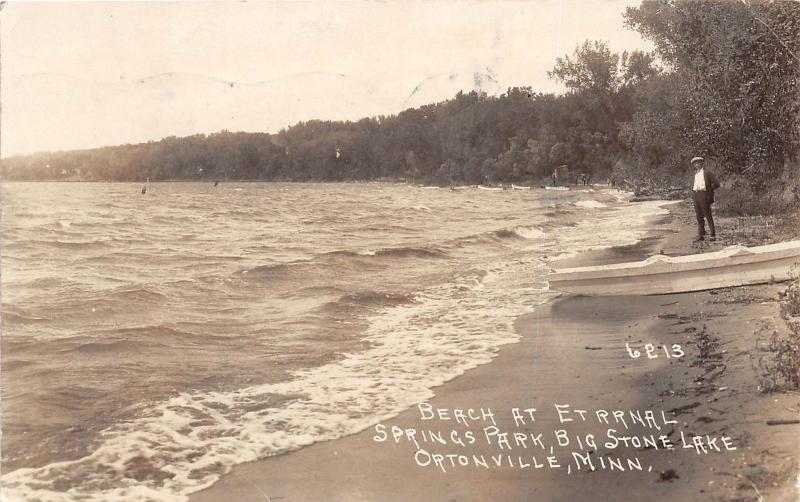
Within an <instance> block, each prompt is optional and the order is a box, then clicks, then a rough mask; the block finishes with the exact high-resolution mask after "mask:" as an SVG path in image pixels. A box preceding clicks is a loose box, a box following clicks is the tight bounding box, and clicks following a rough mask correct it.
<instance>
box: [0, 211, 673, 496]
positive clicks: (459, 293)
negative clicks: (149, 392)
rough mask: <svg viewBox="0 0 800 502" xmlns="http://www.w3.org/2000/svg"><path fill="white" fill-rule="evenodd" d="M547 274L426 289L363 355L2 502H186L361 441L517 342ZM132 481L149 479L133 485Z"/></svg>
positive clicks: (576, 241) (623, 215) (203, 406)
mask: <svg viewBox="0 0 800 502" xmlns="http://www.w3.org/2000/svg"><path fill="white" fill-rule="evenodd" d="M660 211H662V209H661V208H660V206H658V205H657V204H652V203H651V204H648V203H644V204H641V205H636V206H631V207H628V206H625V207H622V208H620V209H617V210H615V211H608V212H602V213H594V212H590V213H587V215H588V216H587V218H586V219H585V220H584V221H582V222H581V223H579V224H578V225H577V226H574V227H562V228H558V229H555V230H554V231H552V232H548V239H547V241H545V243H544V244H543V248H542V249H543V250H545V249H553V250H558V249H565V248H566V249H571V250H573V251H575V252H578V251H582V250H585V249H591V248H596V247H607V246H613V245H620V244H628V243H631V241H633V242H635V241H636V240H638V239H639V238H641V236H642V235H643V233H644V232H645V231H646V229H645V228H644V224H645V223H646V221H647V218H649V217H650V216H652V215H654V214H658V213H659V212H660ZM621 223H623V224H621ZM534 230H537V229H530V231H531V232H533V231H534ZM517 232H518V233H519V231H518V230H517ZM546 275H547V267H546V265H545V264H544V261H543V260H542V259H541V258H539V257H538V256H537V255H536V254H534V253H530V252H520V253H519V254H517V255H515V256H514V257H513V259H504V261H502V262H498V263H493V264H487V266H486V267H485V269H484V271H483V273H472V274H467V275H464V276H462V277H461V278H459V279H458V280H456V281H454V282H452V283H449V284H446V285H441V286H436V287H432V288H429V289H427V290H425V291H423V292H421V293H420V294H419V295H418V296H417V297H416V299H415V302H414V303H411V304H404V305H399V306H395V307H391V308H387V309H386V310H384V311H383V312H382V313H380V314H379V315H376V316H375V317H373V318H372V319H370V327H369V328H368V332H367V334H366V335H367V336H366V341H367V342H368V343H369V347H370V348H368V349H366V350H364V351H362V352H358V353H354V354H348V355H345V356H344V357H343V358H342V359H341V360H339V361H336V362H333V363H330V364H327V365H324V366H321V367H317V368H312V369H307V370H302V371H297V372H296V373H294V374H293V375H292V378H291V380H289V381H286V382H280V383H270V384H263V385H256V386H252V387H247V388H243V389H239V390H236V391H233V392H205V393H182V394H179V395H177V396H175V397H173V398H171V399H169V400H168V401H166V402H162V403H158V404H155V405H152V406H150V407H148V408H146V409H144V410H143V412H142V414H141V415H140V416H138V417H137V418H136V419H133V420H131V421H129V422H126V423H121V424H117V425H115V426H113V427H111V428H109V429H108V430H106V431H105V432H104V433H103V434H102V442H101V443H100V445H99V446H98V447H97V448H96V449H95V450H94V452H93V453H92V454H90V455H89V456H86V457H84V458H81V459H78V460H73V461H66V462H58V463H53V464H49V465H47V466H44V467H41V468H35V469H30V468H25V469H18V470H16V471H13V472H10V473H8V474H5V475H4V476H3V477H2V484H3V498H4V500H8V501H15V500H31V499H38V500H42V501H45V502H50V501H52V502H62V501H68V500H76V499H79V500H87V501H105V500H117V499H118V500H132V501H144V500H163V501H178V500H185V499H186V497H187V495H188V494H189V493H192V492H195V491H198V490H200V489H202V488H205V487H207V486H210V485H211V484H212V483H213V482H214V481H216V480H217V479H218V478H219V476H221V475H222V474H224V473H225V472H227V471H228V470H230V468H231V467H232V466H233V465H235V464H239V463H243V462H248V461H252V460H256V459H259V458H264V457H266V456H270V455H274V454H277V453H281V452H285V451H290V450H294V449H297V448H300V447H302V446H306V445H309V444H312V443H314V442H316V441H321V440H326V439H334V438H337V437H341V436H343V435H346V434H352V433H355V432H358V431H360V430H363V429H365V428H367V427H369V426H371V425H373V424H374V423H376V422H378V421H381V420H386V419H388V418H390V417H392V416H395V415H396V414H398V413H400V412H402V411H403V410H405V409H407V408H409V407H411V406H413V405H415V404H416V403H418V402H421V401H425V400H428V399H430V398H431V397H433V390H432V389H433V388H434V387H436V386H439V385H441V384H443V383H445V382H447V381H449V380H451V379H453V378H455V377H457V376H459V375H461V374H463V373H464V372H466V371H467V370H469V369H471V368H474V367H476V366H478V365H481V364H485V363H488V362H489V361H490V360H491V359H492V358H493V357H494V356H495V355H496V354H497V352H498V350H499V347H501V346H502V345H505V344H509V343H513V342H515V341H517V340H518V338H519V337H518V335H517V334H516V333H515V332H514V330H513V321H514V319H515V318H516V317H517V316H519V315H521V314H523V313H526V312H529V311H530V310H531V309H532V308H533V307H534V306H535V305H536V304H540V303H543V302H545V301H547V300H548V299H549V298H552V296H553V295H554V294H553V293H548V292H547V282H546ZM270 403H274V404H272V405H270ZM131 472H138V473H142V472H146V473H149V477H146V478H145V479H142V477H141V475H138V476H137V478H139V479H133V478H132V477H129V476H130V474H131ZM64 486H69V487H70V488H69V490H68V491H63V487H64Z"/></svg>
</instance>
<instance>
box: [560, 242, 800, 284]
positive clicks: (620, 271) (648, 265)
mask: <svg viewBox="0 0 800 502" xmlns="http://www.w3.org/2000/svg"><path fill="white" fill-rule="evenodd" d="M798 275H800V241H788V242H781V243H778V244H768V245H766V246H757V247H751V248H748V247H744V246H730V247H727V248H725V249H723V250H721V251H716V252H713V253H700V254H694V255H686V256H675V257H672V256H664V255H655V256H651V257H650V258H648V259H646V260H644V261H637V262H628V263H617V264H614V265H601V266H594V267H578V268H563V269H558V270H555V271H554V273H552V274H550V275H549V276H548V278H547V280H548V281H549V282H550V288H551V289H555V290H558V291H564V292H568V293H576V294H582V295H595V296H611V295H658V294H668V293H680V292H684V291H702V290H705V289H714V288H725V287H731V286H744V285H747V284H762V283H765V282H772V281H785V280H789V279H792V278H795V277H798Z"/></svg>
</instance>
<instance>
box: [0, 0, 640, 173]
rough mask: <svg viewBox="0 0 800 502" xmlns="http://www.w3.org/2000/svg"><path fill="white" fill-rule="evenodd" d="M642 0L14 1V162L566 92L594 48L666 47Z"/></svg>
mask: <svg viewBox="0 0 800 502" xmlns="http://www.w3.org/2000/svg"><path fill="white" fill-rule="evenodd" d="M638 3H639V2H638V1H636V0H528V1H515V2H511V1H508V2H498V1H480V2H468V1H455V0H439V1H430V2H413V1H411V2H409V1H403V2H400V1H397V2H392V1H380V2H379V1H352V2H331V1H325V2H321V1H308V2H203V3H200V2H150V3H143V2H140V3H128V2H58V3H21V2H20V3H17V2H13V1H12V2H10V3H7V4H5V5H4V6H3V9H2V11H1V12H0V106H2V110H0V156H2V157H9V156H12V155H18V154H25V153H32V152H35V151H46V150H70V149H79V148H91V147H97V146H105V145H114V144H123V143H138V142H142V141H149V140H159V139H161V138H163V137H165V136H186V135H190V134H197V133H212V132H217V131H220V130H223V129H227V130H230V131H254V132H255V131H259V132H277V131H279V130H280V129H281V128H283V127H286V126H289V125H292V124H294V123H297V122H298V121H303V120H310V119H315V118H316V119H326V120H353V119H358V118H361V117H368V116H376V115H389V114H395V113H398V112H400V111H402V110H404V109H406V108H409V107H416V106H420V105H423V104H427V103H433V102H438V101H442V100H445V99H448V98H451V97H453V96H454V95H455V94H456V93H457V92H458V91H459V90H463V91H465V92H466V91H471V90H483V91H485V92H487V93H489V94H500V93H502V92H504V91H505V90H506V89H508V88H509V87H513V86H530V87H532V88H533V89H534V90H535V91H541V92H560V91H562V89H561V88H560V87H559V86H558V85H557V83H556V82H553V81H552V80H549V79H548V78H547V71H548V70H550V69H552V67H553V64H554V61H555V58H556V57H558V56H562V55H564V54H566V53H571V52H572V51H573V50H574V49H575V47H576V46H577V45H578V44H579V43H581V42H583V41H584V40H586V39H590V40H605V41H607V42H608V43H609V46H610V47H611V49H612V50H614V51H622V50H626V49H627V50H632V49H644V50H651V49H652V46H651V45H650V44H649V43H647V42H645V41H644V40H642V39H641V37H640V36H639V34H638V33H636V32H634V31H631V30H629V29H627V28H625V27H624V26H623V19H622V13H623V12H624V10H625V7H626V6H628V5H636V4H638Z"/></svg>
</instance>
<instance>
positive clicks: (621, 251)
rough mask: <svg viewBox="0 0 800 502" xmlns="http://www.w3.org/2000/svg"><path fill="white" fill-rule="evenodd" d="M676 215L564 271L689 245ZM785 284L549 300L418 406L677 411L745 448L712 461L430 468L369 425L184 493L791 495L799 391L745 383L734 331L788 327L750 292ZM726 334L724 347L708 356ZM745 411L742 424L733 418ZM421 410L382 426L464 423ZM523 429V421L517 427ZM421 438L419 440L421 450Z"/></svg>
mask: <svg viewBox="0 0 800 502" xmlns="http://www.w3.org/2000/svg"><path fill="white" fill-rule="evenodd" d="M681 211H682V210H681V209H680V208H677V209H671V210H670V214H669V215H668V216H665V217H661V218H657V219H656V221H654V222H653V227H654V228H653V229H652V230H651V231H650V232H649V233H648V235H647V236H646V237H645V238H643V239H642V240H640V241H639V242H638V243H637V244H634V245H632V246H622V247H616V248H610V249H603V250H595V251H590V252H587V253H582V254H580V255H578V256H575V257H571V258H567V259H565V260H563V261H560V262H559V266H578V265H580V264H585V263H588V262H592V263H594V264H597V263H611V262H614V261H629V260H635V259H641V258H643V257H645V256H646V255H648V254H653V253H655V252H659V251H662V252H670V254H671V252H676V251H680V250H682V249H683V250H684V252H686V251H685V246H686V245H687V243H689V242H690V241H691V237H692V235H691V229H690V228H689V229H687V228H685V226H680V227H678V226H677V225H678V224H679V222H678V221H677V220H680V219H681V218H680V217H678V215H676V213H681ZM683 211H684V212H685V209H684V210H683ZM681 216H685V215H681ZM684 219H685V218H684ZM782 287H783V286H781V285H764V286H750V287H746V288H731V289H729V290H718V291H704V292H698V293H681V294H674V295H665V296H657V297H623V298H624V299H625V301H620V297H611V298H603V297H599V298H598V297H569V296H568V297H560V298H557V299H555V300H554V301H552V302H549V303H547V304H544V305H542V306H540V307H538V308H536V309H534V311H533V312H532V313H530V314H527V315H524V316H522V317H520V318H518V319H517V320H516V321H515V329H516V330H517V332H518V333H519V334H520V335H521V340H520V342H518V343H515V344H512V345H509V346H504V347H501V348H500V350H499V353H498V354H497V356H496V357H495V358H494V359H493V360H492V361H491V362H490V363H488V364H486V365H483V366H480V367H478V368H475V369H472V370H470V371H468V372H466V373H465V374H464V375H461V376H459V377H457V378H456V379H454V380H452V381H450V382H447V383H445V384H444V385H442V386H439V387H436V388H435V397H434V398H432V399H431V400H430V401H428V404H430V405H431V406H433V407H435V408H446V409H449V410H452V409H455V408H476V409H477V408H488V409H491V410H492V411H493V412H494V413H495V414H497V415H498V417H497V427H498V428H499V429H500V430H507V431H511V430H516V429H515V427H517V425H518V424H517V423H516V422H515V421H514V420H513V418H512V416H511V415H510V413H509V411H510V409H511V408H512V407H516V408H521V409H524V408H530V407H535V408H538V409H540V410H547V408H548V407H552V406H553V405H554V404H555V403H562V404H571V405H572V406H575V407H583V408H587V409H594V408H609V409H621V410H647V409H651V410H661V411H663V412H665V413H666V415H665V416H666V417H667V418H668V419H670V418H671V419H674V420H678V421H679V422H681V424H680V426H679V427H681V428H685V429H686V431H685V433H686V434H698V435H702V434H712V435H722V436H725V435H727V436H725V437H729V438H731V441H732V442H733V443H734V444H738V445H740V446H738V447H737V450H735V451H726V452H725V454H720V453H717V454H715V455H714V456H712V457H709V456H708V455H700V454H698V453H691V454H686V453H683V452H681V453H673V452H665V451H658V450H655V451H654V450H650V451H645V450H643V451H636V452H633V453H634V454H635V457H634V458H637V459H639V460H640V461H641V462H642V463H643V464H644V465H646V466H649V468H650V469H651V472H647V469H648V467H644V471H643V472H638V471H635V470H634V472H630V471H628V472H619V471H615V472H594V473H588V472H586V471H584V472H580V473H576V472H573V473H569V474H564V473H563V472H562V471H560V470H558V469H542V470H539V471H538V472H537V471H533V470H531V469H522V468H519V467H517V468H511V467H505V466H504V467H499V468H494V467H493V468H490V469H484V468H483V467H477V468H476V467H474V466H472V467H462V466H460V465H459V466H455V467H454V468H452V469H451V470H449V471H448V472H444V471H442V470H441V467H442V466H439V468H431V465H434V464H433V463H430V464H429V465H428V466H426V467H421V466H420V465H418V463H417V461H416V459H415V452H416V451H417V445H420V443H419V442H417V444H414V443H412V442H409V441H407V440H402V439H401V440H400V441H399V442H398V443H396V444H395V442H394V441H393V440H392V439H391V436H389V438H388V440H386V441H384V442H377V441H375V440H374V437H375V436H376V435H377V433H376V429H374V428H369V429H367V430H363V431H361V432H359V433H355V434H352V435H349V436H345V437H342V438H338V439H335V440H330V441H324V442H320V443H315V444H313V445H310V446H308V447H304V448H301V449H299V450H295V451H291V452H286V453H283V454H279V455H276V456H273V457H268V458H265V459H261V460H258V461H255V462H250V463H245V464H239V465H236V466H235V467H234V468H233V469H232V470H231V471H230V472H229V473H227V474H225V475H224V476H222V478H221V479H219V480H218V481H217V482H215V483H214V484H213V485H212V486H211V487H209V488H206V489H204V490H201V491H199V492H196V493H193V494H191V495H190V500H192V501H222V500H229V499H235V500H242V501H247V500H272V499H280V500H292V501H297V500H319V499H326V500H450V499H457V500H485V499H491V498H494V499H498V498H499V499H507V500H523V499H531V498H544V499H548V500H576V499H578V500H580V499H587V498H591V497H592V496H596V495H598V494H599V493H602V495H603V497H605V498H607V499H619V498H622V497H628V498H634V499H642V500H643V499H647V498H650V497H652V496H653V495H656V496H658V495H662V496H667V497H670V498H673V499H696V498H701V499H706V498H713V497H733V496H736V497H744V498H743V499H744V500H749V499H750V498H754V497H755V499H758V497H759V496H763V495H765V494H768V495H770V496H776V497H778V499H779V500H783V499H784V498H785V499H786V500H794V498H796V496H797V493H796V491H795V488H794V487H792V478H793V474H794V472H796V470H797V465H798V462H797V461H798V457H800V455H799V454H798V453H800V452H798V448H796V447H795V448H792V447H793V446H797V442H796V440H795V441H793V438H795V437H796V434H797V427H798V426H797V425H783V426H777V427H773V426H768V425H766V422H767V420H770V419H776V418H777V419H781V418H785V417H786V416H787V415H791V413H787V412H786V411H785V410H786V409H800V398H798V396H797V395H796V394H787V393H784V394H779V395H777V396H776V395H774V394H759V393H758V389H755V388H753V386H754V385H756V382H757V381H758V376H757V375H755V373H754V368H753V367H752V365H748V364H747V363H749V357H751V356H752V354H753V350H754V347H753V340H752V339H748V337H744V336H732V335H731V333H733V334H734V335H736V334H737V330H739V329H740V326H741V325H742V324H743V323H745V324H749V323H751V321H752V320H756V319H757V320H759V321H761V322H766V323H767V324H769V320H770V319H772V320H773V321H775V320H777V321H778V322H777V323H775V324H776V325H775V326H771V325H770V326H762V327H761V328H760V329H762V330H763V329H773V330H774V329H780V328H781V327H783V328H784V329H786V326H785V325H784V324H783V323H782V320H781V319H780V316H779V315H776V312H777V311H776V306H777V303H776V302H774V301H773V302H770V301H755V300H758V299H762V300H763V299H772V298H775V297H776V296H777V294H778V291H779V290H781V289H782ZM731 305H736V306H737V307H738V308H737V312H735V313H733V314H732V315H731V314H727V313H726V312H728V311H729V309H730V306H731ZM778 324H780V325H781V326H778ZM738 334H740V335H741V333H738ZM626 341H630V342H631V343H636V344H639V345H637V346H642V345H643V344H644V343H652V344H653V345H654V346H656V347H659V349H663V348H664V347H667V346H668V345H669V344H672V343H678V344H679V345H681V347H682V350H683V351H684V352H685V354H686V355H685V358H684V359H671V360H668V359H666V358H664V357H663V356H662V357H660V358H657V359H653V360H643V359H642V358H639V359H632V358H631V357H630V355H629V353H628V352H627V349H626V345H625V342H626ZM723 345H727V346H729V347H728V349H727V350H726V349H722V350H721V352H720V351H719V350H716V351H715V349H716V348H718V347H720V346H723ZM734 348H735V349H736V352H733V349H734ZM710 351H711V352H710ZM725 354H729V355H727V356H726V355H725ZM730 354H734V355H730ZM712 356H713V357H712ZM720 358H721V359H722V360H723V362H720ZM729 358H730V359H731V360H730V361H728V359H729ZM730 368H734V369H735V371H731V370H730ZM618 382H621V384H618ZM620 390H623V391H624V392H623V393H620ZM753 392H755V393H756V396H755V397H753ZM743 414H746V415H747V416H748V418H749V420H744V417H743ZM421 417H422V414H421V411H420V410H419V409H418V408H411V409H409V410H406V411H404V412H402V413H401V414H400V415H398V416H396V417H393V418H391V419H389V420H386V421H385V422H383V423H384V424H385V426H386V428H387V430H390V429H389V428H391V427H392V426H395V427H400V428H401V429H415V430H417V431H419V432H423V430H424V429H427V428H429V427H430V428H431V429H436V430H438V431H439V432H441V431H445V432H447V431H449V432H450V433H452V432H453V430H456V429H458V428H459V427H461V428H462V429H463V424H453V423H452V422H441V421H439V420H434V421H433V422H423V421H422V420H421ZM753 417H755V418H753ZM531 425H533V424H531ZM558 426H559V424H558V423H557V422H555V420H554V419H553V413H552V410H550V412H549V414H548V415H545V416H542V417H540V418H538V422H536V425H535V429H536V430H537V431H539V432H548V431H553V430H554V429H555V428H557V427H558ZM477 427H479V428H480V424H478V425H477ZM465 430H466V429H464V430H461V431H460V432H461V433H463V432H464V431H465ZM476 430H480V429H476ZM525 431H526V432H531V431H530V430H529V429H528V428H527V427H526V428H525ZM572 432H575V433H576V434H579V435H583V437H585V434H587V433H594V434H597V437H602V434H603V427H600V429H599V430H597V424H589V423H587V424H581V426H580V427H577V429H575V428H573V429H572ZM606 432H607V431H606ZM681 432H683V430H682V431H681ZM690 437H691V436H690ZM754 438H757V439H754ZM420 446H421V449H425V446H426V445H424V444H423V445H420ZM433 446H440V447H441V448H445V449H447V448H451V449H452V448H455V450H452V451H450V453H451V454H458V452H459V450H464V448H463V447H460V446H453V445H449V446H447V447H443V446H441V445H437V444H435V443H434V444H433ZM434 450H435V448H434ZM468 450H469V452H470V454H481V455H483V456H484V458H491V455H493V454H497V453H498V450H497V449H496V448H492V447H489V446H488V445H483V444H479V443H476V444H475V445H473V446H472V447H470V448H469V449H468ZM426 451H427V450H426ZM776 452H777V453H776ZM513 453H514V455H516V454H517V452H513ZM524 453H526V454H527V453H530V452H529V451H525V452H524ZM622 453H623V454H624V453H625V451H622ZM627 453H628V454H630V453H631V452H630V451H628V452H627ZM709 455H710V454H709ZM623 456H624V455H623ZM768 457H770V458H768ZM771 457H775V458H771ZM515 458H517V457H515ZM778 459H779V460H778ZM424 461H425V458H423V459H422V462H423V463H424ZM509 462H511V460H509ZM537 462H538V463H542V462H543V457H541V456H540V458H539V460H538V461H534V465H536V463H537ZM527 463H530V461H528V462H527ZM762 464H766V465H768V466H765V465H762ZM517 465H518V466H519V465H522V464H519V463H517ZM598 465H599V464H598ZM598 465H595V467H596V468H598ZM604 465H605V464H604ZM756 494H758V495H757V496H756ZM787 497H788V498H787Z"/></svg>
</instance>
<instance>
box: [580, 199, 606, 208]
mask: <svg viewBox="0 0 800 502" xmlns="http://www.w3.org/2000/svg"><path fill="white" fill-rule="evenodd" d="M575 205H576V206H578V207H585V208H589V209H599V208H603V207H607V206H606V205H605V204H603V203H602V202H598V201H596V200H579V201H578V202H576V203H575Z"/></svg>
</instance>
